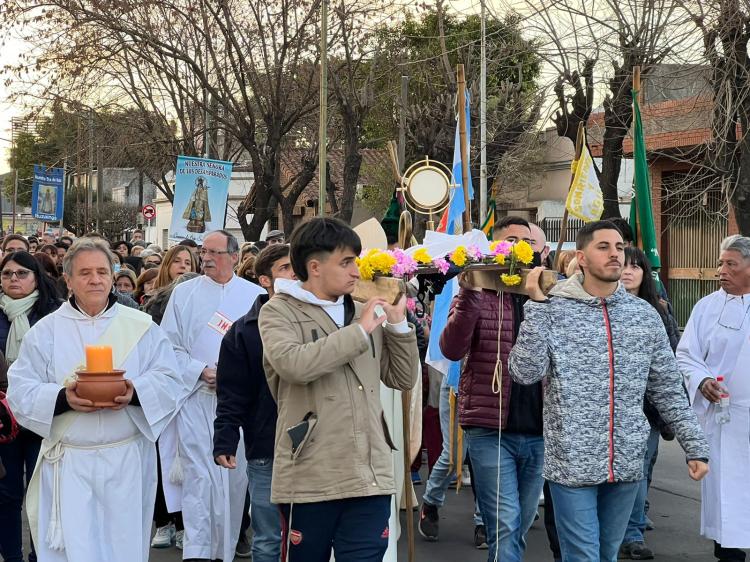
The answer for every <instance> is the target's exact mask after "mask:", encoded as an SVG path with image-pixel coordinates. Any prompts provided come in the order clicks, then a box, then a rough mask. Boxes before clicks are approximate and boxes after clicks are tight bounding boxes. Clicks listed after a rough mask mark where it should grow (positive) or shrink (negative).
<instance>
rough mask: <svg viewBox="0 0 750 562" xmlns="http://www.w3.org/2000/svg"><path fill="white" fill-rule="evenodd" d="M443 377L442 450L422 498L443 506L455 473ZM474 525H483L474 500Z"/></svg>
mask: <svg viewBox="0 0 750 562" xmlns="http://www.w3.org/2000/svg"><path fill="white" fill-rule="evenodd" d="M446 378H447V377H443V383H442V384H441V385H440V405H439V406H440V408H439V412H440V431H441V432H442V434H443V450H442V451H441V453H440V457H438V460H437V462H436V463H435V466H433V467H432V472H430V478H429V479H428V480H427V485H426V486H425V492H424V496H422V500H423V501H425V502H427V503H429V504H430V505H435V506H437V507H443V504H444V503H445V493H446V492H447V491H448V487H449V486H450V483H451V478H452V477H453V475H454V474H455V473H456V470H455V466H454V468H453V470H451V468H450V463H451V457H450V435H451V431H453V432H454V433H455V431H456V428H455V427H453V428H452V427H451V426H450V424H451V404H450V391H451V387H450V386H448V385H447V384H446V383H445V379H446ZM463 456H464V458H466V442H465V441H464V451H463ZM474 525H483V523H482V513H481V511H480V509H479V504H478V502H477V501H476V500H475V501H474Z"/></svg>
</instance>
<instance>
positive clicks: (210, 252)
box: [198, 248, 232, 257]
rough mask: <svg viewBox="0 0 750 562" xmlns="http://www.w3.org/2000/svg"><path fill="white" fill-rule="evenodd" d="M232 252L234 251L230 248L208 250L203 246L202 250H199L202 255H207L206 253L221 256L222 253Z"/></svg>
mask: <svg viewBox="0 0 750 562" xmlns="http://www.w3.org/2000/svg"><path fill="white" fill-rule="evenodd" d="M231 253H232V252H230V251H228V250H207V249H206V248H201V250H200V252H198V254H199V255H200V256H201V257H203V256H205V255H206V254H208V255H209V256H220V255H222V254H231Z"/></svg>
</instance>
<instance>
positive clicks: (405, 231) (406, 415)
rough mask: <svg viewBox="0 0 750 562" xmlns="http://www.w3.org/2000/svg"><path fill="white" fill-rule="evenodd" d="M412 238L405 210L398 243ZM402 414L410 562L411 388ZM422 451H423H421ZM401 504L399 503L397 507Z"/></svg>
mask: <svg viewBox="0 0 750 562" xmlns="http://www.w3.org/2000/svg"><path fill="white" fill-rule="evenodd" d="M411 239H412V222H411V213H409V211H404V212H402V213H401V217H400V218H399V225H398V243H399V246H401V248H403V249H404V250H405V249H406V248H408V247H409V246H410V245H411ZM401 415H402V417H403V424H402V427H403V436H404V491H403V494H404V499H405V500H406V502H405V506H406V541H407V546H408V548H407V553H408V560H409V562H414V561H415V560H416V550H415V546H414V502H413V501H412V500H413V498H412V483H411V463H412V458H411V447H410V442H411V390H406V391H403V392H402V393H401ZM420 453H421V452H420ZM399 508H400V506H399V505H397V506H396V509H399Z"/></svg>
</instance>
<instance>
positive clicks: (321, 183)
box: [318, 0, 328, 217]
mask: <svg viewBox="0 0 750 562" xmlns="http://www.w3.org/2000/svg"><path fill="white" fill-rule="evenodd" d="M318 127H319V129H318V187H319V191H318V215H319V216H321V217H322V216H324V215H325V214H326V167H327V166H326V162H327V161H328V158H327V150H328V147H327V144H328V0H322V1H321V3H320V124H319V126H318Z"/></svg>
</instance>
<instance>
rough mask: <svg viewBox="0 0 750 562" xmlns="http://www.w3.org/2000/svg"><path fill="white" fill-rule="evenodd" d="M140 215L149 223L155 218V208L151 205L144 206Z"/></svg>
mask: <svg viewBox="0 0 750 562" xmlns="http://www.w3.org/2000/svg"><path fill="white" fill-rule="evenodd" d="M141 213H143V217H144V218H145V219H146V220H149V221H150V220H151V219H153V218H154V217H156V207H154V206H153V205H146V206H145V207H143V210H142V211H141Z"/></svg>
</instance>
